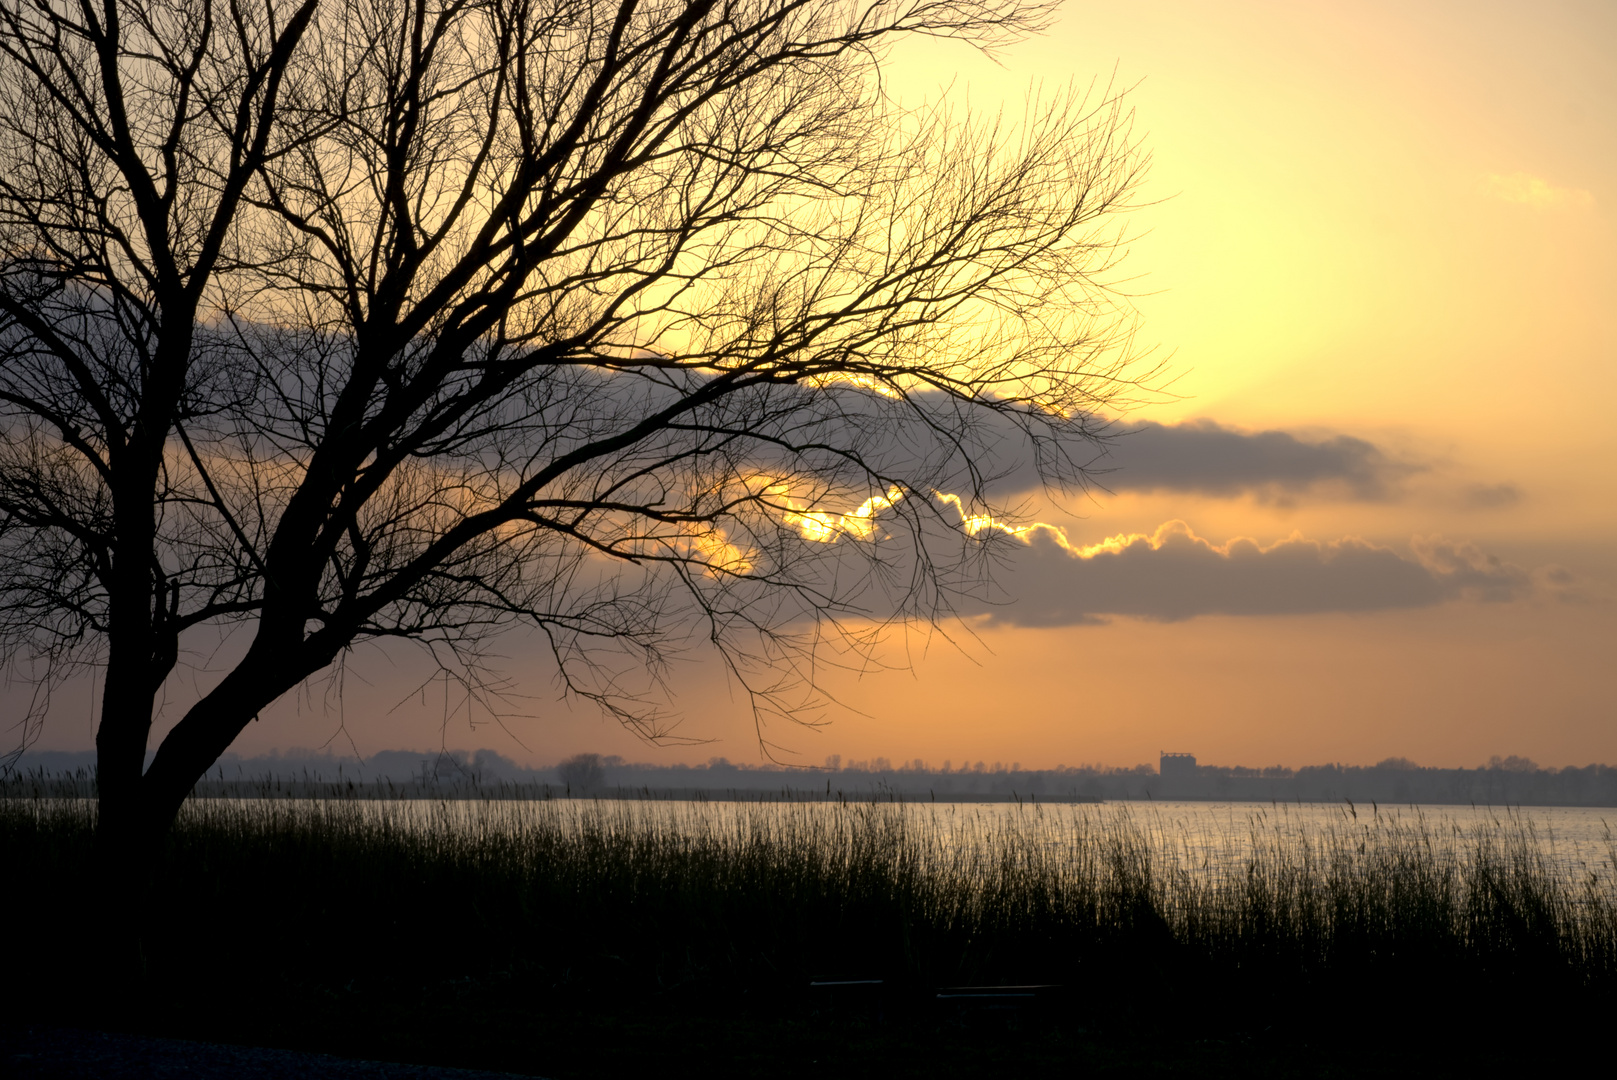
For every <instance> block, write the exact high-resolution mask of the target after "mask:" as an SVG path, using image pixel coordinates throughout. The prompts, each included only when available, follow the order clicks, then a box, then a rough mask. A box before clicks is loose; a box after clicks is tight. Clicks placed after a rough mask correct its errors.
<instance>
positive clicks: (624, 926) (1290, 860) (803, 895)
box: [0, 799, 1617, 1080]
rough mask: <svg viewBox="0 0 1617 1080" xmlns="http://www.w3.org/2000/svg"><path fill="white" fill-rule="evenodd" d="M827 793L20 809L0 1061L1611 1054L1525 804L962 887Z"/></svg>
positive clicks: (12, 860) (810, 1063) (13, 824)
mask: <svg viewBox="0 0 1617 1080" xmlns="http://www.w3.org/2000/svg"><path fill="white" fill-rule="evenodd" d="M565 809H566V808H563V810H565ZM699 809H700V808H698V810H699ZM831 810H832V811H834V812H833V813H831V814H829V815H827V814H825V813H821V814H818V815H817V816H813V817H807V816H804V815H801V814H798V813H797V812H796V811H795V810H794V809H793V808H792V807H790V806H782V807H773V808H771V807H762V808H755V811H756V812H753V811H749V812H748V813H746V814H743V813H742V812H741V811H737V810H733V809H732V810H725V811H724V812H723V813H720V812H718V811H714V812H711V813H709V814H708V816H707V817H701V816H700V814H696V812H695V811H693V812H692V813H693V814H695V816H690V817H688V819H687V818H674V817H667V816H666V815H665V816H664V817H657V816H655V815H653V816H650V817H647V816H646V815H644V814H641V815H639V816H636V814H635V813H630V812H629V811H628V810H627V809H625V807H624V805H623V804H601V805H600V806H599V807H594V808H588V807H586V808H584V809H583V810H580V811H579V812H578V813H579V814H582V815H583V816H581V817H580V816H578V815H577V814H575V815H573V816H572V817H569V816H568V814H571V813H572V811H567V813H562V812H561V811H557V810H555V808H551V810H546V809H545V808H544V807H543V806H540V807H537V808H530V811H531V812H529V813H528V816H527V817H526V818H522V819H520V820H518V821H517V822H516V825H511V824H510V823H507V824H502V825H500V826H499V827H498V828H490V829H481V828H480V827H474V826H476V823H477V820H481V819H474V820H472V821H470V822H469V823H466V824H463V825H459V826H454V827H449V826H445V827H443V828H434V829H422V828H416V827H413V826H412V827H408V828H406V827H402V826H395V825H392V824H389V823H388V820H384V819H382V818H379V817H378V816H377V815H376V814H375V813H372V812H370V811H368V810H366V809H365V807H363V806H361V805H358V804H354V805H348V804H334V803H333V804H326V803H305V802H299V801H296V800H292V801H286V800H283V801H279V802H269V801H264V802H259V803H250V804H249V803H235V802H228V801H222V802H218V803H209V802H206V801H199V803H198V804H197V805H195V806H194V807H192V808H190V809H189V810H188V812H187V814H186V815H185V816H184V817H182V819H181V821H180V822H179V823H178V824H177V825H176V827H175V829H174V830H173V832H172V833H171V834H170V835H169V836H168V837H167V838H166V840H165V842H164V845H163V846H162V848H161V849H159V850H154V851H153V852H152V854H151V858H150V860H149V861H148V863H147V864H145V865H144V867H143V868H142V869H141V870H140V871H139V872H131V873H121V872H114V870H115V867H114V866H113V865H112V864H110V863H107V862H103V861H98V859H97V858H96V855H95V850H96V849H95V845H94V842H93V817H92V815H91V814H90V812H89V810H88V809H87V808H86V806H85V805H83V804H73V803H70V802H67V801H54V802H53V801H38V802H24V801H22V800H11V801H7V800H3V799H0V867H4V869H5V871H8V872H9V876H7V877H6V878H5V879H4V880H3V881H0V927H3V928H4V930H3V933H4V935H5V936H4V938H0V941H3V946H0V964H3V965H4V971H3V976H0V1051H3V1053H0V1080H11V1078H12V1077H18V1078H28V1077H96V1078H101V1077H107V1078H113V1080H117V1078H123V1077H131V1078H132V1077H164V1078H168V1077H228V1078H230V1080H238V1078H241V1080H252V1078H254V1077H259V1076H316V1077H324V1076H331V1077H362V1078H371V1077H389V1078H392V1077H397V1078H409V1080H433V1077H434V1074H432V1073H428V1072H425V1071H423V1070H424V1069H426V1068H428V1067H432V1068H455V1069H470V1070H485V1071H487V1072H495V1073H514V1074H519V1075H526V1076H542V1077H548V1078H551V1080H571V1078H593V1077H615V1076H629V1077H635V1078H636V1080H641V1078H644V1080H663V1078H675V1077H685V1076H691V1077H701V1078H703V1080H710V1078H713V1077H728V1076H741V1077H746V1076H759V1077H769V1078H771V1080H784V1078H793V1077H816V1078H819V1077H828V1076H877V1077H884V1078H886V1077H924V1078H927V1080H936V1078H947V1077H1000V1076H1005V1077H1045V1076H1071V1075H1085V1076H1103V1077H1107V1076H1112V1077H1125V1076H1126V1077H1136V1076H1139V1077H1151V1076H1162V1077H1191V1076H1194V1077H1222V1076H1231V1077H1235V1076H1238V1077H1243V1078H1245V1077H1364V1076H1408V1077H1423V1078H1424V1077H1442V1076H1454V1077H1465V1078H1467V1080H1470V1078H1474V1077H1478V1076H1496V1075H1524V1076H1536V1075H1552V1076H1567V1077H1571V1076H1584V1075H1596V1076H1603V1075H1606V1074H1608V1073H1609V1072H1610V1071H1611V1069H1610V1065H1609V1062H1610V1046H1609V1029H1610V1024H1611V1017H1612V1015H1613V1014H1614V1012H1617V893H1614V892H1613V887H1612V884H1611V879H1610V875H1609V873H1607V872H1606V870H1603V871H1602V873H1603V874H1605V876H1600V875H1599V874H1596V873H1595V872H1594V870H1591V871H1590V874H1589V877H1588V879H1587V880H1586V881H1572V882H1568V881H1566V880H1565V879H1564V878H1563V877H1562V876H1560V875H1558V874H1555V873H1551V872H1549V870H1548V869H1547V868H1546V867H1547V864H1546V863H1545V862H1544V860H1543V859H1542V857H1541V848H1540V846H1539V841H1538V840H1537V838H1536V837H1535V836H1534V835H1533V834H1532V833H1531V831H1530V830H1528V829H1526V828H1525V826H1522V825H1520V824H1519V823H1518V822H1515V821H1514V820H1506V821H1504V822H1501V823H1499V824H1497V825H1496V826H1494V827H1492V828H1491V829H1487V830H1483V831H1481V832H1478V833H1475V834H1473V835H1468V836H1467V837H1463V838H1461V839H1460V840H1456V839H1454V838H1453V837H1450V836H1448V835H1446V834H1439V833H1437V832H1432V831H1430V830H1428V829H1427V828H1426V827H1425V826H1424V825H1421V826H1412V827H1402V826H1400V827H1399V828H1391V827H1380V826H1377V827H1370V826H1365V827H1363V828H1360V829H1359V830H1358V831H1356V832H1347V831H1341V832H1339V833H1336V834H1332V835H1331V836H1326V837H1322V838H1320V839H1319V840H1318V841H1317V842H1316V843H1314V844H1313V845H1312V846H1301V845H1292V846H1279V847H1276V846H1273V845H1270V846H1268V847H1263V848H1258V849H1255V852H1256V853H1255V854H1254V855H1253V856H1251V858H1250V862H1249V866H1248V868H1247V873H1246V875H1245V877H1244V878H1243V879H1242V883H1241V887H1240V888H1232V887H1222V888H1219V889H1210V888H1208V887H1205V886H1204V885H1201V884H1198V880H1199V879H1197V878H1196V877H1194V876H1192V875H1190V874H1188V873H1179V872H1177V871H1175V870H1174V869H1173V866H1172V865H1171V864H1170V865H1166V866H1165V865H1163V864H1162V863H1161V858H1162V856H1161V854H1160V850H1159V846H1157V845H1158V842H1157V841H1156V840H1154V839H1153V838H1152V836H1150V835H1148V834H1147V833H1145V832H1143V831H1142V830H1139V829H1136V828H1133V827H1132V826H1131V825H1129V823H1128V822H1127V821H1122V822H1119V823H1115V824H1113V825H1108V826H1104V827H1097V828H1095V829H1092V830H1090V831H1088V832H1082V831H1079V832H1073V833H1070V834H1067V839H1066V840H1065V841H1064V844H1065V846H1063V847H1062V848H1060V849H1059V850H1057V849H1055V848H1053V847H1052V846H1051V845H1050V844H1048V843H1047V842H1046V841H1045V839H1044V837H1045V834H1044V833H1039V832H1028V833H1026V834H1024V833H1021V832H1014V831H1013V832H1006V833H1004V834H994V835H993V836H991V837H989V838H988V839H987V840H986V841H985V844H986V846H985V847H984V848H983V850H982V852H981V854H980V857H979V858H978V861H976V862H973V863H971V864H970V865H969V866H967V867H966V868H965V869H961V870H958V872H957V871H956V870H951V869H949V866H948V865H939V864H936V863H933V862H929V861H928V860H927V859H926V858H925V857H924V856H925V853H926V852H927V851H928V850H934V849H935V845H936V843H937V842H938V837H937V835H936V834H935V833H934V832H928V831H927V830H926V828H925V827H923V826H918V825H915V824H913V823H909V822H908V819H907V818H905V817H904V816H903V815H902V814H900V813H898V812H897V810H896V809H894V808H887V809H883V808H882V807H879V806H878V807H860V806H852V805H849V806H845V807H833V808H831ZM553 811H554V812H553ZM446 812H447V811H446ZM499 820H500V821H503V820H504V819H499ZM517 826H520V827H517ZM674 826H678V828H675V827H674ZM1457 844H1458V845H1459V846H1458V848H1456V847H1455V845H1457ZM928 845H934V848H929V847H928ZM1451 849H1453V850H1451ZM1052 852H1054V854H1052ZM1445 852H1448V854H1445ZM1614 864H1617V850H1614V851H1613V852H1612V854H1611V855H1610V856H1609V857H1608V861H1607V862H1605V863H1603V864H1602V866H1603V867H1605V868H1606V869H1607V870H1609V867H1610V866H1611V865H1614ZM951 865H952V864H951ZM878 979H879V980H881V982H880V985H879V986H878V985H875V984H874V983H870V982H863V983H862V984H861V985H860V986H857V987H849V986H842V987H836V988H831V987H825V986H821V987H818V988H816V987H815V986H813V985H812V984H813V983H814V982H817V981H818V982H827V981H837V980H843V981H860V980H878ZM1030 984H1035V985H1041V986H1044V987H1046V988H1045V989H1040V990H1037V991H1028V992H1026V993H1025V994H1023V995H1022V996H1018V997H1012V998H1007V997H1003V996H999V997H984V996H981V995H977V996H958V995H956V996H951V997H942V998H940V997H939V990H940V988H945V987H960V986H969V987H992V986H998V987H1004V986H1014V985H1023V986H1025V985H1030ZM1052 986H1054V987H1059V989H1050V988H1049V987H1052ZM75 1032H77V1033H78V1034H74V1033H75ZM143 1040H144V1041H143ZM149 1040H178V1042H152V1041H149ZM232 1048H235V1049H232ZM242 1048H258V1050H252V1049H242ZM288 1053H296V1054H317V1055H328V1057H327V1058H322V1059H318V1060H310V1059H307V1058H295V1057H290V1056H287V1055H288ZM1591 1062H1594V1063H1600V1064H1597V1065H1596V1067H1594V1068H1593V1069H1591V1068H1590V1067H1589V1063H1591ZM463 1080H464V1078H463Z"/></svg>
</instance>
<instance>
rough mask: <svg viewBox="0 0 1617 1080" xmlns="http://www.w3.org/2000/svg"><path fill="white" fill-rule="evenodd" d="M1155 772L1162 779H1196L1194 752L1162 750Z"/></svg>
mask: <svg viewBox="0 0 1617 1080" xmlns="http://www.w3.org/2000/svg"><path fill="white" fill-rule="evenodd" d="M1157 772H1158V773H1160V774H1161V775H1162V779H1164V780H1173V781H1179V780H1194V779H1196V755H1195V754H1169V753H1167V752H1164V753H1163V755H1162V758H1161V761H1160V762H1159V764H1158V765H1157Z"/></svg>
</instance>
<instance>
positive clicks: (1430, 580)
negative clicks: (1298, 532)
mask: <svg viewBox="0 0 1617 1080" xmlns="http://www.w3.org/2000/svg"><path fill="white" fill-rule="evenodd" d="M1031 539H1032V542H1031V543H1030V544H1028V545H1027V546H1025V547H1023V546H1021V545H1020V544H1019V543H1018V547H1019V548H1020V550H1017V551H1009V552H1006V553H1005V557H1004V561H1003V563H1002V565H1001V567H1000V569H999V570H998V571H996V573H995V575H994V579H995V583H996V587H997V589H998V590H999V591H1000V592H1001V594H1002V595H1003V597H1004V598H1005V602H1004V603H994V602H992V598H991V597H985V598H982V599H979V600H978V601H976V602H975V603H969V604H966V605H962V608H961V613H962V614H976V615H987V616H989V617H990V618H991V619H992V620H993V621H995V622H999V623H1006V624H1012V625H1018V626H1060V625H1071V624H1075V623H1084V622H1095V621H1098V619H1099V618H1100V617H1102V616H1107V615H1130V616H1137V617H1141V618H1147V619H1157V620H1163V621H1174V620H1180V619H1189V618H1192V617H1194V616H1197V615H1298V614H1308V613H1315V612H1344V611H1381V610H1388V609H1396V608H1413V607H1425V606H1429V605H1432V604H1437V603H1441V602H1443V601H1445V600H1454V599H1471V600H1482V601H1507V600H1513V599H1517V598H1519V597H1522V596H1525V595H1526V594H1527V593H1529V592H1530V591H1531V590H1532V589H1533V588H1534V580H1533V575H1531V574H1529V573H1528V572H1527V571H1525V570H1522V569H1521V568H1519V567H1516V566H1512V565H1510V564H1509V563H1505V562H1501V561H1500V560H1499V559H1496V558H1494V557H1492V556H1489V555H1487V554H1485V553H1484V552H1482V551H1480V550H1478V549H1477V548H1476V547H1474V546H1472V545H1469V544H1460V543H1454V542H1452V541H1447V540H1441V539H1428V540H1420V541H1417V542H1416V543H1415V544H1414V550H1413V553H1412V554H1410V555H1403V554H1400V553H1399V552H1397V551H1394V550H1392V549H1391V548H1385V547H1379V546H1377V545H1374V544H1371V543H1368V542H1366V541H1363V540H1358V539H1353V538H1347V539H1342V540H1335V541H1319V540H1310V539H1305V538H1303V537H1300V536H1294V537H1292V538H1290V539H1287V540H1282V541H1280V542H1278V543H1276V544H1273V545H1271V546H1268V547H1261V546H1260V545H1259V544H1258V543H1256V542H1255V541H1253V540H1248V539H1237V540H1231V541H1229V542H1228V543H1227V544H1223V545H1215V544H1213V543H1212V542H1210V541H1208V540H1206V539H1203V538H1202V537H1199V536H1196V535H1195V534H1194V533H1193V532H1192V531H1191V529H1190V528H1189V526H1187V525H1185V524H1184V523H1183V522H1177V521H1176V522H1170V523H1168V524H1167V525H1164V526H1163V527H1162V528H1160V529H1158V530H1157V532H1156V533H1155V535H1153V536H1149V537H1148V536H1143V535H1139V536H1132V537H1128V538H1126V539H1125V540H1124V541H1123V542H1120V543H1114V544H1112V545H1110V546H1108V547H1107V548H1106V549H1104V550H1101V551H1099V552H1096V553H1094V554H1088V555H1087V557H1084V556H1080V555H1077V554H1074V553H1073V552H1071V551H1069V550H1068V549H1067V548H1065V547H1063V546H1062V545H1061V543H1060V542H1059V541H1058V540H1057V539H1056V537H1055V536H1054V535H1053V534H1052V533H1050V532H1047V531H1044V530H1038V531H1035V532H1034V533H1032V534H1031ZM1012 542H1014V541H1012ZM1007 546H1008V545H1007Z"/></svg>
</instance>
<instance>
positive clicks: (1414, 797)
mask: <svg viewBox="0 0 1617 1080" xmlns="http://www.w3.org/2000/svg"><path fill="white" fill-rule="evenodd" d="M949 766H950V763H945V766H944V767H943V768H935V767H932V766H930V765H928V764H927V763H926V762H923V761H920V760H914V761H905V762H899V763H897V764H895V763H894V762H892V761H889V760H888V759H886V758H874V759H871V760H862V761H843V760H842V759H841V758H840V757H832V758H828V759H827V760H826V765H825V767H823V768H820V767H816V768H808V767H793V766H780V765H747V764H738V763H735V762H731V761H728V760H726V759H725V758H722V757H715V758H712V759H711V760H709V761H707V762H705V763H702V764H698V765H648V764H637V763H633V762H626V761H624V760H623V759H621V758H617V757H602V756H600V755H596V754H580V755H577V756H576V757H574V758H571V759H569V760H568V761H565V762H562V763H561V765H559V766H556V767H540V768H530V767H526V766H523V765H519V764H518V763H517V762H515V761H512V760H511V759H510V758H507V757H505V756H504V755H502V754H500V753H498V752H496V751H493V750H487V749H484V750H478V751H476V752H468V751H463V750H454V751H429V752H418V751H407V750H384V751H381V752H379V753H376V754H372V755H371V756H370V757H368V758H366V759H365V760H363V761H361V760H359V759H358V758H347V757H340V756H337V755H334V754H331V753H329V752H321V751H314V750H289V751H287V752H286V753H284V754H280V753H277V754H271V755H267V756H259V757H245V758H244V757H236V756H233V755H227V756H226V757H225V758H222V759H221V760H220V761H219V763H218V764H217V765H215V766H214V767H213V768H212V769H210V770H209V771H208V773H207V775H206V776H205V777H204V778H203V779H202V780H201V781H200V782H199V783H198V784H197V785H196V786H195V788H194V789H193V793H194V794H197V795H203V796H208V797H214V798H220V797H226V798H228V797H252V796H256V795H258V794H261V793H262V792H263V791H264V790H265V789H266V787H268V788H270V789H273V791H274V792H275V793H276V794H282V795H284V794H298V795H305V796H323V795H326V794H328V793H337V789H341V792H348V791H350V790H352V791H354V792H355V793H360V794H368V795H372V796H375V797H379V798H427V799H438V798H444V797H446V796H447V795H451V794H457V793H458V794H464V795H468V796H470V797H473V798H478V797H487V798H523V799H526V798H550V797H555V796H559V795H568V796H577V795H581V794H583V795H590V796H593V797H598V798H642V797H645V796H647V795H653V796H658V797H664V798H700V797H708V798H743V799H746V798H779V797H781V796H782V795H786V796H788V797H790V796H799V797H801V796H812V795H815V794H831V795H834V794H836V793H837V792H842V793H844V794H846V795H848V796H849V797H856V796H857V797H869V796H877V797H898V798H904V799H908V800H911V801H921V800H937V801H941V802H966V801H978V800H983V801H992V800H1000V801H1007V802H1012V801H1016V800H1019V799H1023V800H1037V801H1040V802H1063V801H1064V802H1098V801H1102V800H1147V799H1190V800H1213V801H1220V802H1320V803H1331V802H1341V801H1343V800H1345V799H1346V800H1352V801H1353V802H1356V803H1361V804H1362V803H1370V802H1378V803H1381V804H1383V805H1399V804H1409V803H1426V804H1432V805H1447V806H1467V805H1473V804H1475V805H1479V806H1612V807H1617V767H1613V766H1611V765H1598V764H1591V765H1585V766H1566V767H1564V768H1559V769H1557V768H1539V767H1538V766H1537V765H1536V764H1534V763H1533V762H1531V761H1528V760H1526V759H1524V758H1519V757H1514V756H1512V757H1508V758H1497V757H1496V758H1495V759H1494V760H1493V761H1491V762H1489V763H1488V764H1485V765H1482V766H1479V767H1478V768H1474V769H1466V768H1452V769H1448V768H1434V767H1431V766H1421V765H1417V764H1415V763H1414V762H1411V761H1409V760H1407V759H1404V758H1388V759H1386V760H1385V761H1382V762H1381V763H1379V764H1376V765H1342V764H1327V765H1309V766H1304V767H1302V768H1297V769H1293V768H1286V767H1282V766H1270V767H1267V768H1250V767H1245V766H1231V765H1204V764H1196V765H1192V766H1191V767H1190V768H1189V769H1188V770H1180V772H1179V774H1178V775H1171V776H1165V775H1162V774H1161V773H1159V772H1158V770H1157V769H1156V768H1155V767H1154V766H1151V765H1143V764H1142V765H1136V766H1132V767H1128V768H1118V767H1110V766H1098V765H1079V766H1066V765H1058V766H1055V767H1053V768H1044V769H1023V768H1022V767H1021V766H1020V764H1019V763H1015V762H1013V763H1011V764H1010V765H1006V764H1005V763H1004V762H992V763H987V762H976V763H975V764H971V765H968V764H966V763H961V767H960V768H952V767H949ZM94 776H95V755H94V752H93V751H87V752H70V751H45V752H34V753H29V754H25V755H23V756H22V759H21V762H20V768H18V769H15V770H13V772H12V775H11V778H10V779H9V780H6V781H0V795H4V794H5V793H7V792H12V793H18V794H24V795H32V794H35V793H57V794H62V795H70V796H75V797H81V798H82V797H92V796H93V795H94V793H95V787H94Z"/></svg>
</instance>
